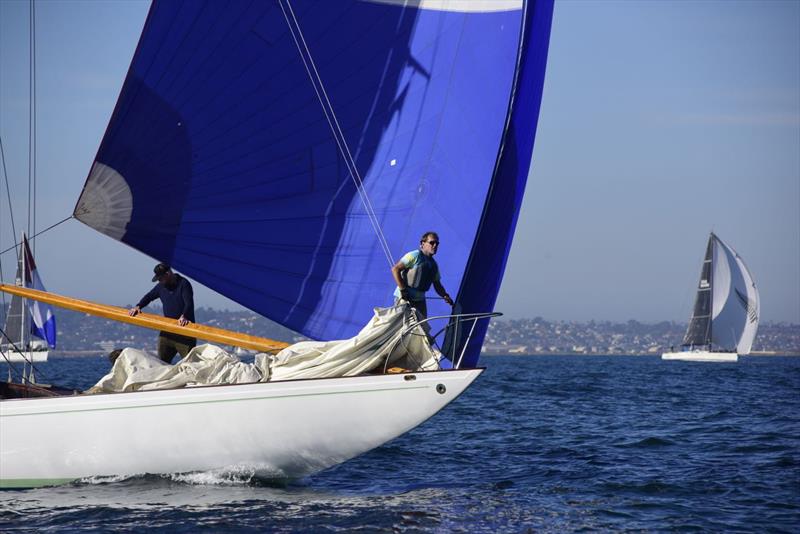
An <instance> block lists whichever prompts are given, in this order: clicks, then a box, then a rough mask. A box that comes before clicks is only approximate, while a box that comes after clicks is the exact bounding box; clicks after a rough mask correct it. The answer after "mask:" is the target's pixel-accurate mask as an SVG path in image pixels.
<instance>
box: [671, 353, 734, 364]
mask: <svg viewBox="0 0 800 534" xmlns="http://www.w3.org/2000/svg"><path fill="white" fill-rule="evenodd" d="M661 359H662V360H681V361H686V362H735V361H738V360H739V355H738V354H736V353H735V352H710V351H707V350H690V351H685V352H665V353H664V354H662V355H661Z"/></svg>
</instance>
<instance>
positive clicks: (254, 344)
mask: <svg viewBox="0 0 800 534" xmlns="http://www.w3.org/2000/svg"><path fill="white" fill-rule="evenodd" d="M0 291H4V292H6V293H10V294H12V295H19V296H20V297H24V298H27V299H32V300H38V301H40V302H46V303H47V304H52V305H54V306H58V307H60V308H66V309H68V310H75V311H79V312H84V313H88V314H89V315H96V316H97V317H103V318H105V319H112V320H114V321H119V322H121V323H129V324H135V325H137V326H143V327H145V328H152V329H154V330H163V331H165V332H171V333H173V334H180V335H182V336H188V337H196V338H199V339H205V340H206V341H213V342H215V343H222V344H224V345H233V346H234V347H242V348H245V349H251V350H257V351H260V352H277V351H279V350H281V349H283V348H285V347H288V346H289V344H288V343H284V342H283V341H275V340H274V339H268V338H265V337H258V336H251V335H248V334H242V333H239V332H233V331H231V330H225V329H223V328H215V327H213V326H205V325H201V324H197V323H189V324H187V325H186V326H180V325H179V324H178V320H177V319H170V318H168V317H162V316H160V315H153V314H151V313H139V315H137V316H136V317H131V316H130V315H128V310H127V309H125V308H120V307H117V306H108V305H106V304H97V303H95V302H89V301H88V300H81V299H75V298H71V297H64V296H61V295H56V294H55V293H48V292H47V291H39V290H38V289H31V288H27V287H19V286H12V285H8V284H0Z"/></svg>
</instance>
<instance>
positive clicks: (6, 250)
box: [0, 215, 75, 256]
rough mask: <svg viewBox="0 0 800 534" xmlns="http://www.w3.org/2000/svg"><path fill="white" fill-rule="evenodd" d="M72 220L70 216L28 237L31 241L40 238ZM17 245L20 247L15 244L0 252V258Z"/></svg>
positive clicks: (72, 217)
mask: <svg viewBox="0 0 800 534" xmlns="http://www.w3.org/2000/svg"><path fill="white" fill-rule="evenodd" d="M74 218H75V217H74V216H73V215H70V216H69V217H64V218H63V219H61V220H60V221H58V222H57V223H54V224H51V225H50V226H48V227H47V228H45V229H44V230H42V231H40V232H38V233H36V234H34V235H32V236H30V238H31V239H33V238H34V237H36V236H40V235H42V234H44V233H45V232H48V231H50V230H52V229H53V228H55V227H56V226H58V225H59V224H62V223H65V222H67V221H68V220H70V219H74ZM19 245H20V244H19V243H17V244H15V245H14V246H13V247H8V248H7V249H5V250H0V256H2V255H3V254H5V253H6V252H9V251H11V250H14V249H16V248H17V247H18V246H19Z"/></svg>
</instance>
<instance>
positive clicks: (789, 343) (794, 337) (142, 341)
mask: <svg viewBox="0 0 800 534" xmlns="http://www.w3.org/2000/svg"><path fill="white" fill-rule="evenodd" d="M148 311H149V312H151V313H160V310H159V309H158V308H153V307H150V308H148ZM56 313H57V326H58V347H57V351H56V353H59V352H60V353H81V352H94V353H97V352H110V351H111V350H113V349H115V348H123V347H137V348H144V349H146V350H150V351H153V350H154V349H155V340H156V336H157V334H156V332H155V331H153V330H148V329H144V328H141V327H136V326H133V325H128V324H125V323H119V322H115V321H110V320H106V319H100V318H97V317H92V316H89V315H85V314H82V313H77V312H72V311H68V310H60V309H59V310H57V311H56ZM196 316H197V321H198V322H199V323H201V324H206V325H209V326H216V327H220V328H225V329H228V330H234V331H237V332H244V333H247V334H252V335H258V336H262V337H267V338H271V339H277V340H280V341H288V342H295V341H300V340H303V339H305V338H304V337H303V336H300V335H298V334H297V333H295V332H292V331H291V330H288V329H287V328H284V327H282V326H280V325H278V324H276V323H274V322H272V321H270V320H268V319H265V318H263V317H261V316H259V315H256V314H255V313H253V312H250V311H227V310H213V309H210V308H199V309H198V310H197V312H196ZM0 324H4V321H3V322H0ZM685 331H686V324H681V323H672V322H661V323H656V324H646V323H639V322H637V321H628V322H626V323H612V322H608V321H589V322H566V321H548V320H545V319H543V318H541V317H536V318H534V319H517V320H508V319H494V320H492V322H491V323H490V324H489V331H488V333H487V336H486V339H485V341H484V346H483V353H484V354H660V353H661V352H662V351H664V350H665V349H668V348H669V347H670V346H676V347H677V346H678V345H680V343H681V340H682V339H683V334H684V332H685ZM753 350H754V351H756V352H766V353H779V354H800V325H796V324H785V323H767V324H761V325H760V326H759V329H758V335H757V337H756V341H755V345H754V347H753Z"/></svg>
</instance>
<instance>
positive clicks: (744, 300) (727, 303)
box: [711, 234, 760, 355]
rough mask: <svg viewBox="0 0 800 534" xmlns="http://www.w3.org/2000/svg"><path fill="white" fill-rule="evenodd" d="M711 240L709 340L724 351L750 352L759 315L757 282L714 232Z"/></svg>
mask: <svg viewBox="0 0 800 534" xmlns="http://www.w3.org/2000/svg"><path fill="white" fill-rule="evenodd" d="M711 241H712V243H713V245H712V246H713V260H712V265H713V274H712V278H711V280H712V287H713V295H712V303H713V306H712V317H711V342H712V343H713V344H714V345H716V346H717V347H719V348H720V349H722V350H725V351H730V352H737V353H738V354H743V355H744V354H749V353H750V349H751V348H752V346H753V340H754V339H755V337H756V330H757V329H758V318H759V314H760V304H759V297H758V290H757V289H756V284H755V282H753V277H752V275H751V274H750V271H749V270H748V269H747V267H746V266H745V264H744V262H743V261H742V258H741V257H740V256H739V254H737V253H736V251H735V250H733V249H732V248H731V247H730V246H729V245H727V244H726V243H725V242H723V241H722V240H721V239H720V238H719V237H717V236H716V235H714V234H711Z"/></svg>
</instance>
